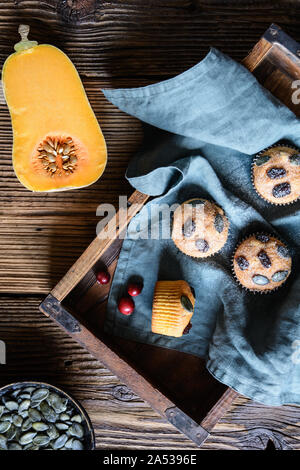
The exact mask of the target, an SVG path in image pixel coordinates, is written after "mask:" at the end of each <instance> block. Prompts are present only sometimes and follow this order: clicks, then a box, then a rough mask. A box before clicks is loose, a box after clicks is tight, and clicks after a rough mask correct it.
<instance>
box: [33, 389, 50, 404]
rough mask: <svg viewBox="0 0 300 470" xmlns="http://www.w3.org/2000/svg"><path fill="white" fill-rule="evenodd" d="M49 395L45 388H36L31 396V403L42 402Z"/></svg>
mask: <svg viewBox="0 0 300 470" xmlns="http://www.w3.org/2000/svg"><path fill="white" fill-rule="evenodd" d="M48 395H49V390H48V389H47V388H38V389H37V390H35V391H34V392H33V394H32V396H31V398H32V400H33V401H39V402H41V401H43V400H45V399H46V398H47V397H48Z"/></svg>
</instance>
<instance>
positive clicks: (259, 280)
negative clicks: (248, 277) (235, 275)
mask: <svg viewBox="0 0 300 470" xmlns="http://www.w3.org/2000/svg"><path fill="white" fill-rule="evenodd" d="M252 280H253V282H254V284H257V285H258V286H265V285H266V284H269V279H268V278H267V277H266V276H262V275H260V274H256V275H255V276H253V277H252Z"/></svg>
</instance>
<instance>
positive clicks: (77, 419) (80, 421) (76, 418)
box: [71, 415, 82, 424]
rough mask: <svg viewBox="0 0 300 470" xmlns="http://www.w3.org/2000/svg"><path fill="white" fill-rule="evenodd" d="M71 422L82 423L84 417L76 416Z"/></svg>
mask: <svg viewBox="0 0 300 470" xmlns="http://www.w3.org/2000/svg"><path fill="white" fill-rule="evenodd" d="M71 421H74V422H75V423H79V424H80V423H82V417H81V416H80V415H74V416H73V417H72V418H71Z"/></svg>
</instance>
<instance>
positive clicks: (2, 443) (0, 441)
mask: <svg viewBox="0 0 300 470" xmlns="http://www.w3.org/2000/svg"><path fill="white" fill-rule="evenodd" d="M0 449H1V450H7V439H6V437H5V436H3V435H2V434H0Z"/></svg>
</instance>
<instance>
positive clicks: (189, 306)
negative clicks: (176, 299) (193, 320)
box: [180, 295, 194, 313]
mask: <svg viewBox="0 0 300 470" xmlns="http://www.w3.org/2000/svg"><path fill="white" fill-rule="evenodd" d="M180 303H181V305H182V307H183V308H184V309H185V310H186V311H187V312H190V313H193V311H194V307H193V304H192V302H191V301H190V299H189V298H188V297H187V296H186V295H182V296H181V297H180Z"/></svg>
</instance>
